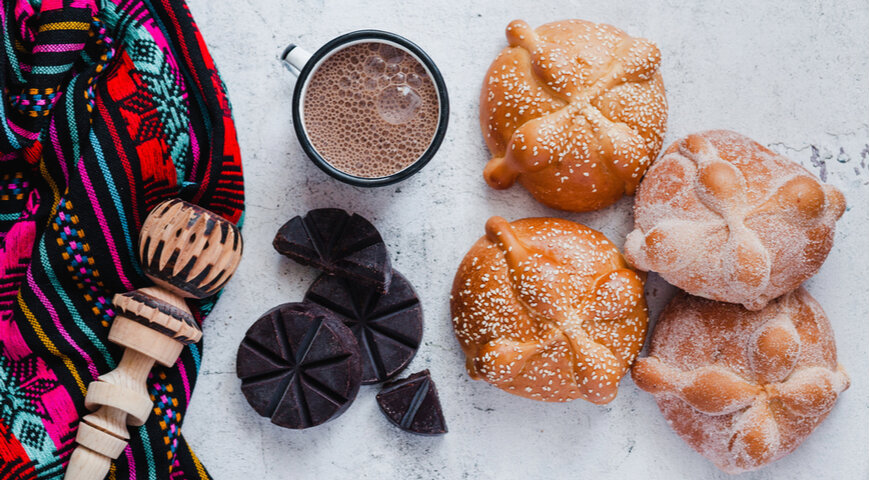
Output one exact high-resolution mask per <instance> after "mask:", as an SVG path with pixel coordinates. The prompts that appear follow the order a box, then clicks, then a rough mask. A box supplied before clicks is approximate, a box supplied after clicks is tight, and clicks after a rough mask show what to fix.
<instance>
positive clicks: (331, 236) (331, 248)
mask: <svg viewBox="0 0 870 480" xmlns="http://www.w3.org/2000/svg"><path fill="white" fill-rule="evenodd" d="M272 246H273V247H275V250H277V251H278V253H280V254H282V255H284V256H286V257H288V258H290V259H292V260H295V261H297V262H299V263H301V264H303V265H310V266H313V267H315V268H318V269H320V270H322V271H323V272H325V273H328V274H330V275H336V276H339V277H342V278H346V279H348V280H353V281H355V282H359V283H362V284H364V285H367V286H370V287H372V288H376V289H378V290H379V291H381V292H386V291H387V290H388V289H389V287H390V274H391V273H392V268H391V267H390V257H389V255H387V246H386V245H385V244H384V240H383V239H382V238H381V234H380V233H379V232H378V229H376V228H375V226H374V225H372V224H371V222H369V221H368V220H366V219H365V218H363V217H361V216H359V215H357V214H355V213H354V214H353V215H351V214H349V213H347V212H345V211H344V210H341V209H338V208H320V209H317V210H311V211H310V212H308V213H307V214H305V216H304V217H299V216H297V217H293V218H291V219H290V220H289V221H288V222H287V223H285V224H284V226H282V227H281V228H280V229H279V230H278V233H277V234H276V235H275V239H274V240H273V241H272Z"/></svg>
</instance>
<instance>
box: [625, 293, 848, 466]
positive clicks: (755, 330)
mask: <svg viewBox="0 0 870 480" xmlns="http://www.w3.org/2000/svg"><path fill="white" fill-rule="evenodd" d="M632 378H633V379H634V381H635V383H636V384H637V386H638V387H640V388H642V389H643V390H646V391H647V392H650V393H652V394H653V395H655V399H656V402H657V403H658V406H659V408H660V409H661V411H662V413H663V414H664V416H665V418H666V419H667V421H668V424H670V426H671V427H672V428H673V429H674V430H676V432H677V433H678V434H679V435H680V436H681V437H682V438H683V440H685V441H686V442H687V443H688V444H689V445H690V446H691V447H692V448H694V449H695V450H697V451H698V452H699V453H700V454H701V455H703V456H705V457H707V459H709V460H710V461H712V462H713V463H715V464H716V466H717V467H719V468H720V469H722V470H724V471H726V472H729V473H740V472H743V471H747V470H754V469H756V468H759V467H761V466H763V465H766V464H768V463H770V462H773V461H775V460H777V459H779V458H782V457H783V456H785V455H787V454H789V453H790V452H792V451H793V450H794V449H795V448H797V446H798V445H800V443H801V442H802V441H803V440H804V439H805V438H806V437H807V436H808V435H809V434H810V433H812V431H813V429H815V428H816V426H818V425H819V423H821V421H822V420H824V419H825V417H826V416H827V415H828V412H830V411H831V408H833V406H834V403H835V402H836V401H837V397H838V396H839V394H840V393H841V392H842V391H843V390H845V389H847V388H848V387H849V377H848V376H847V375H846V373H845V371H844V370H843V367H842V366H841V365H839V364H838V363H837V348H836V346H835V345H834V336H833V332H832V331H831V325H830V324H829V323H828V319H827V318H826V317H825V312H823V311H822V308H821V307H820V306H819V304H818V303H816V301H815V300H813V298H812V297H810V295H809V294H808V293H807V292H806V291H805V290H804V289H803V288H799V289H797V290H795V291H793V292H791V293H788V294H786V295H783V296H782V297H779V298H778V299H776V300H774V301H773V302H771V303H769V304H768V305H767V306H766V307H765V308H764V309H762V310H759V311H757V312H753V311H749V310H746V309H745V308H743V307H742V306H740V305H735V304H730V303H721V302H715V301H712V300H707V299H703V298H699V297H692V296H689V295H687V294H685V293H680V294H678V295H677V297H676V298H674V300H672V301H671V303H670V304H669V305H668V306H667V308H665V311H664V312H663V313H662V315H661V317H660V318H659V321H658V323H657V324H656V327H655V331H654V332H653V336H652V347H651V348H650V354H649V356H648V357H645V358H641V359H638V361H637V363H636V364H635V366H634V368H633V369H632Z"/></svg>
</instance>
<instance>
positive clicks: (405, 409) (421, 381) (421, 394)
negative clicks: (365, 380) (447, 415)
mask: <svg viewBox="0 0 870 480" xmlns="http://www.w3.org/2000/svg"><path fill="white" fill-rule="evenodd" d="M377 400H378V406H380V407H381V411H382V412H384V415H386V416H387V418H388V419H390V421H391V422H393V423H394V424H396V425H397V426H398V427H399V428H401V429H402V430H404V431H406V432H411V433H416V434H418V435H443V434H445V433H447V424H446V423H445V422H444V413H442V411H441V402H440V401H439V400H438V390H436V389H435V382H433V381H432V378H431V377H430V376H429V370H423V371H422V372H418V373H415V374H413V375H411V376H410V377H408V378H405V379H402V380H396V381H394V382H389V383H386V384H384V389H383V390H381V393H379V394H378V396H377Z"/></svg>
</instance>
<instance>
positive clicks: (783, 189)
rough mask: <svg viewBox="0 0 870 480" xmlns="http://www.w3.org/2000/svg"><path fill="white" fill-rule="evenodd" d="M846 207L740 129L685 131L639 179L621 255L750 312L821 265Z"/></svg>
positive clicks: (833, 192)
mask: <svg viewBox="0 0 870 480" xmlns="http://www.w3.org/2000/svg"><path fill="white" fill-rule="evenodd" d="M845 206H846V203H845V200H844V199H843V194H842V193H840V191H839V190H837V189H836V188H835V187H832V186H830V185H825V184H822V183H820V182H819V180H818V179H816V177H815V176H813V175H812V174H811V173H810V172H808V171H807V170H806V169H805V168H803V167H801V166H800V165H799V164H797V163H795V162H793V161H791V160H789V159H788V158H786V157H784V156H782V155H778V154H776V153H774V152H772V151H770V150H769V149H767V148H765V147H763V146H762V145H759V144H758V143H756V142H754V141H752V140H751V139H749V138H747V137H744V136H743V135H740V134H737V133H734V132H729V131H724V130H720V131H709V132H703V133H698V134H694V135H689V136H688V137H686V138H684V139H682V140H680V141H678V142H676V143H674V144H673V145H671V146H670V148H668V150H667V151H666V152H665V154H664V155H663V156H662V158H661V159H659V160H658V161H657V162H655V163H654V164H653V166H652V167H651V168H650V170H649V172H648V173H647V174H646V177H644V181H643V183H641V185H640V189H639V190H638V193H637V198H636V199H635V204H634V221H635V224H634V231H633V232H631V233H630V234H629V235H628V238H627V239H626V240H625V256H626V258H627V259H628V261H629V262H630V263H631V264H632V265H634V266H636V267H637V268H639V269H640V270H647V271H654V272H658V273H659V274H660V275H661V276H662V277H664V279H665V280H667V281H668V282H670V283H672V284H674V285H676V286H677V287H680V288H681V289H683V290H685V291H687V292H689V293H690V294H692V295H698V296H701V297H705V298H710V299H713V300H719V301H722V302H729V303H740V304H743V305H744V306H745V307H746V308H748V309H750V310H758V309H760V308H763V307H764V306H765V305H766V304H767V302H769V301H770V300H771V299H774V298H776V297H778V296H780V295H782V294H784V293H786V292H790V291H792V290H794V289H795V288H797V287H798V285H800V284H801V283H802V282H803V281H804V280H806V279H808V278H810V277H811V276H813V275H814V274H815V273H816V272H817V271H818V270H819V267H821V266H822V263H823V262H824V261H825V257H827V255H828V251H830V249H831V245H832V243H833V240H834V224H835V222H836V221H837V219H838V218H840V216H841V215H842V214H843V210H844V209H845Z"/></svg>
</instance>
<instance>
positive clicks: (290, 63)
mask: <svg viewBox="0 0 870 480" xmlns="http://www.w3.org/2000/svg"><path fill="white" fill-rule="evenodd" d="M309 60H311V54H310V53H308V52H307V51H305V50H304V49H303V48H301V47H299V46H297V45H295V44H292V43H291V44H290V45H288V46H287V48H285V49H284V53H282V54H281V61H282V62H283V63H284V66H285V67H287V70H290V73H292V74H293V75H296V76H299V72H301V71H302V68H303V67H305V64H306V63H308V61H309Z"/></svg>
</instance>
